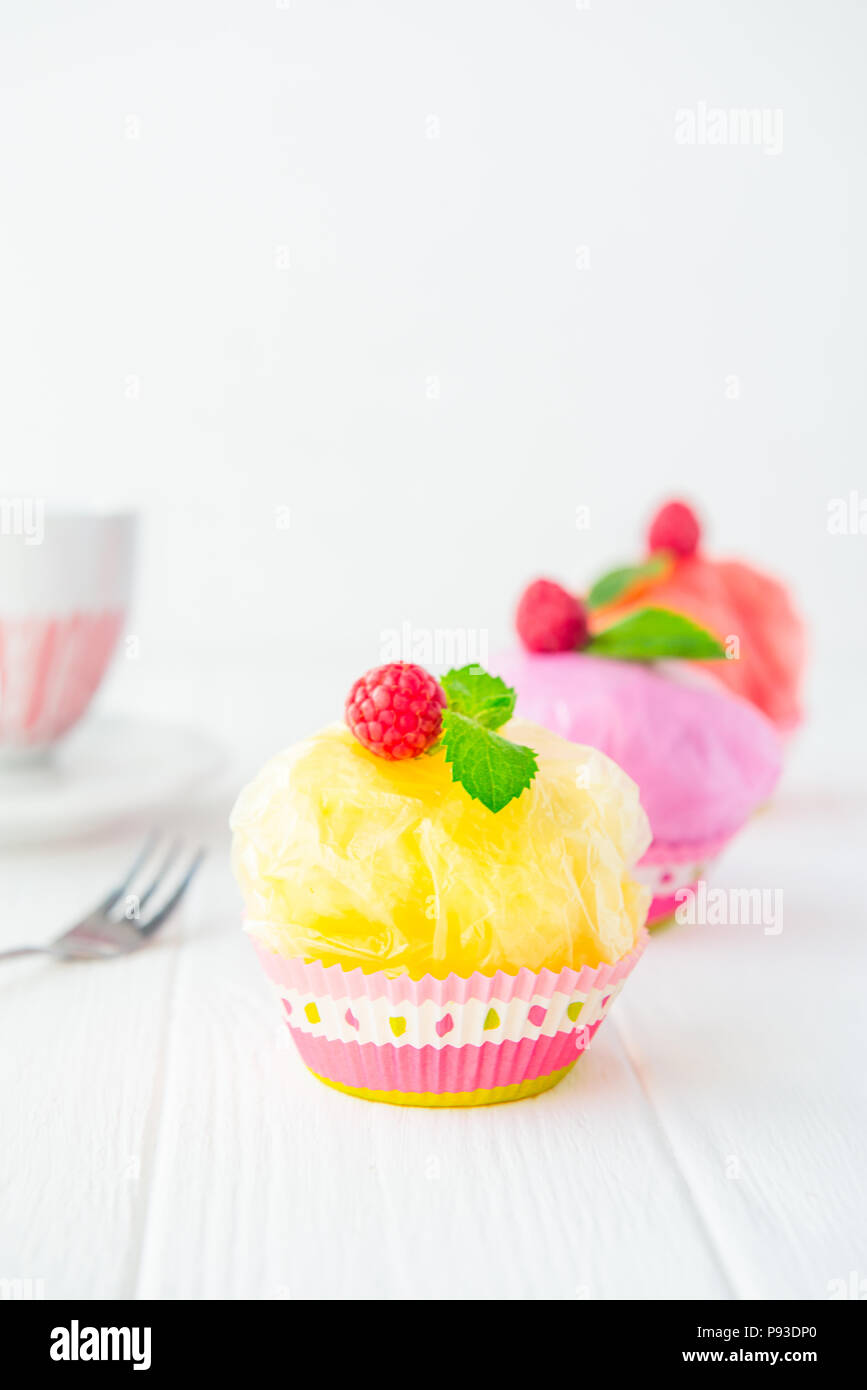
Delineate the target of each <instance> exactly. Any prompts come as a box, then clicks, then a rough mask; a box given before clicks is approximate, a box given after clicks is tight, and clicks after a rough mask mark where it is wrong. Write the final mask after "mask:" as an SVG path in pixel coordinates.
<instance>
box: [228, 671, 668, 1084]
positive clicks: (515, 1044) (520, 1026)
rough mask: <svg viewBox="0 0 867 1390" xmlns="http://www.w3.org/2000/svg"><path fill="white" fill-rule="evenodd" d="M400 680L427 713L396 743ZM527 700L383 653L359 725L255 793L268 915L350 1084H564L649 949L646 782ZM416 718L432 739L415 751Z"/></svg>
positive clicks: (300, 1013) (296, 1017) (278, 766)
mask: <svg viewBox="0 0 867 1390" xmlns="http://www.w3.org/2000/svg"><path fill="white" fill-rule="evenodd" d="M383 671H385V672H386V675H385V676H383ZM377 691H381V692H383V693H382V694H380V695H379V696H378V697H377V695H376V692H377ZM396 692H402V693H403V694H405V695H406V696H407V698H408V699H409V702H410V704H413V702H416V703H418V702H421V703H420V705H419V707H418V708H416V709H413V710H412V713H413V714H414V715H415V716H416V717H417V719H418V727H417V728H413V729H409V730H403V731H402V730H398V731H397V732H398V734H399V735H401V738H400V739H399V741H398V743H395V742H394V741H392V742H391V743H390V744H389V745H388V748H386V738H385V733H383V732H382V728H383V727H385V729H386V730H387V729H388V728H392V729H393V728H394V727H395V725H394V724H390V725H385V726H383V723H382V720H380V719H376V718H373V717H372V714H371V710H370V709H367V708H366V707H365V706H366V702H367V701H369V702H370V705H371V709H372V711H373V713H374V714H378V713H381V712H382V711H385V710H395V709H396V703H395V695H396ZM514 703H515V692H514V691H513V690H512V689H510V687H508V686H507V685H505V683H504V682H503V681H502V680H500V679H498V678H497V677H493V676H489V675H488V674H487V673H486V672H484V671H481V670H480V669H479V668H478V667H464V668H462V669H461V670H459V671H452V672H450V673H449V674H448V675H447V676H445V677H443V679H442V681H441V682H437V681H435V680H434V678H433V677H432V676H429V675H428V674H427V673H426V672H424V671H422V670H421V668H418V667H410V668H407V667H398V668H397V669H396V670H395V669H394V668H378V669H377V670H376V671H374V672H372V673H369V675H368V676H367V677H364V678H362V681H361V682H356V684H355V685H354V686H353V688H352V691H351V692H350V697H349V699H348V701H347V717H348V720H349V721H350V724H349V727H345V726H340V725H335V726H331V727H329V728H326V729H323V730H321V731H320V732H319V733H318V734H314V735H313V736H312V737H311V738H309V739H308V740H306V741H305V742H303V743H301V744H299V745H297V746H295V747H294V748H291V749H289V750H288V751H286V752H285V753H282V754H279V755H278V756H277V757H276V758H274V759H272V761H271V762H270V763H268V764H267V765H266V766H265V767H264V768H263V769H262V771H261V772H260V773H259V775H258V776H257V777H256V778H255V779H254V780H253V782H252V783H251V784H250V785H249V786H248V787H247V788H246V789H245V790H244V791H243V792H242V794H241V796H240V797H239V799H238V802H237V804H236V806H235V809H234V811H233V813H232V829H233V832H234V842H233V865H234V869H235V874H236V877H237V879H238V881H239V883H240V885H241V888H242V892H243V896H244V901H245V905H246V909H247V918H248V920H247V930H248V931H249V933H250V934H251V935H252V936H253V938H254V941H255V943H256V945H257V949H258V951H259V954H260V957H261V958H262V961H263V964H264V965H265V968H266V971H267V973H268V974H269V976H270V978H271V979H272V981H273V982H274V983H275V985H276V986H277V988H278V992H279V994H280V997H281V1002H282V1007H283V1010H284V1015H285V1017H286V1020H287V1024H288V1026H289V1027H290V1030H291V1031H292V1034H293V1037H294V1039H295V1041H296V1043H297V1045H298V1048H299V1050H300V1052H301V1055H302V1059H303V1060H304V1061H305V1062H306V1064H307V1065H308V1066H309V1067H310V1068H311V1070H313V1071H314V1072H315V1073H316V1074H317V1075H319V1076H320V1078H321V1079H323V1080H326V1081H328V1082H329V1083H330V1084H332V1085H336V1086H337V1087H338V1088H339V1089H344V1090H350V1091H352V1092H353V1093H354V1094H358V1095H363V1096H365V1097H367V1098H372V1099H380V1100H392V1101H395V1102H397V1103H401V1104H428V1105H442V1104H457V1105H467V1104H487V1103H490V1102H491V1101H496V1100H510V1099H517V1098H519V1097H521V1096H524V1095H530V1094H535V1093H536V1092H537V1091H539V1090H544V1089H546V1088H547V1087H548V1086H551V1085H553V1084H555V1082H556V1081H558V1080H559V1079H560V1078H561V1077H562V1076H563V1075H564V1074H565V1072H566V1071H567V1070H568V1069H569V1067H570V1066H571V1065H572V1064H573V1062H574V1061H575V1060H576V1058H577V1056H578V1055H580V1052H581V1051H582V1050H583V1049H584V1048H585V1047H586V1046H587V1044H588V1043H589V1041H590V1039H591V1038H592V1036H593V1034H594V1032H595V1030H596V1028H597V1027H598V1026H599V1023H600V1022H601V1020H602V1017H603V1014H604V1013H605V1012H606V1011H607V1008H608V1007H609V1005H610V1002H611V1001H612V999H613V997H614V996H615V994H616V993H617V992H618V990H619V988H620V986H621V985H622V983H623V981H624V980H625V978H626V976H627V975H628V973H629V972H630V970H631V969H632V966H633V965H634V963H635V961H636V960H637V958H638V955H639V954H640V952H641V948H642V945H643V941H644V931H643V924H644V919H645V916H646V912H647V905H648V901H649V893H648V892H647V890H646V889H645V888H643V887H641V886H640V885H639V884H638V883H637V882H636V881H635V879H634V878H633V876H632V872H631V870H632V866H633V864H634V863H635V862H636V860H637V859H638V858H639V857H640V856H641V854H642V853H643V852H644V850H645V849H646V847H647V844H648V842H649V838H650V832H649V828H648V824H647V818H646V816H645V814H644V812H643V810H642V808H641V805H640V803H639V799H638V790H637V788H636V787H635V785H634V783H633V782H631V781H630V779H629V778H628V777H627V776H626V775H625V774H624V773H623V772H622V771H621V770H620V768H618V767H617V766H616V765H615V764H614V763H613V762H612V761H611V760H610V759H609V758H607V757H605V755H604V754H602V753H599V752H597V751H595V750H592V749H588V748H583V747H578V746H576V745H573V744H570V743H568V742H566V741H565V740H564V739H562V738H559V737H557V736H556V735H553V734H551V733H549V732H547V731H545V730H543V729H541V728H539V727H538V726H535V725H532V724H527V723H524V722H522V721H519V720H515V719H514V718H513V710H514ZM350 712H351V717H350ZM356 714H359V715H360V717H356ZM437 720H439V723H440V725H441V732H440V733H439V736H437V735H436V734H434V741H433V742H431V741H430V735H431V733H432V732H433V728H434V725H435V724H436V722H437ZM372 724H379V725H380V726H381V727H380V730H379V731H375V732H374V736H373V737H372V738H371V725H372ZM406 733H410V734H412V735H413V736H414V738H415V741H416V743H417V744H418V752H417V753H416V754H415V755H413V756H405V755H403V754H401V755H399V756H395V748H396V747H398V746H403V744H404V742H405V738H403V735H405V734H406ZM422 745H424V746H422Z"/></svg>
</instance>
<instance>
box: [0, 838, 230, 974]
mask: <svg viewBox="0 0 867 1390" xmlns="http://www.w3.org/2000/svg"><path fill="white" fill-rule="evenodd" d="M159 848H160V841H159V836H158V835H156V834H152V835H150V836H148V838H147V840H146V841H145V843H144V844H143V845H142V848H141V849H140V850H139V852H138V854H137V855H136V857H135V859H134V860H133V862H132V864H131V865H130V867H129V869H128V870H127V872H126V874H125V875H124V877H123V878H122V880H121V881H120V883H118V884H117V885H116V886H115V887H114V888H112V890H111V892H110V893H109V894H108V895H107V897H105V898H103V899H102V902H100V903H97V905H96V907H94V908H93V909H92V910H91V911H90V912H88V913H87V914H86V915H85V916H84V917H82V919H81V921H80V922H76V923H75V925H74V926H72V927H69V928H68V929H67V930H66V931H65V932H61V934H60V936H58V937H57V938H56V939H55V940H54V941H50V942H49V943H48V944H47V945H46V946H17V947H14V948H13V949H12V950H11V951H0V960H12V959H13V957H15V956H31V955H49V956H55V957H56V958H57V959H58V960H105V959H107V958H108V957H109V956H125V955H128V954H129V953H130V951H138V950H140V948H141V947H142V946H144V945H145V944H146V943H147V942H148V941H149V940H150V938H151V937H152V936H153V934H154V932H156V931H158V930H159V928H160V927H161V926H162V925H163V923H164V922H166V921H167V920H168V918H169V917H170V916H171V914H172V913H173V912H174V910H175V908H176V907H177V906H178V903H179V902H180V901H181V898H182V897H183V896H184V894H185V893H186V891H187V889H188V888H189V886H190V884H191V883H192V881H193V878H194V876H195V874H196V871H197V870H198V867H199V865H200V864H201V862H202V860H203V859H204V857H205V851H204V850H203V849H197V850H195V851H194V852H193V854H192V857H190V855H189V854H186V855H182V853H181V850H182V847H181V845H180V844H179V843H175V844H172V845H169V847H168V848H167V849H165V850H164V852H163V853H162V854H158V853H157V851H158V850H159ZM155 856H156V858H157V861H158V867H157V869H156V872H155V873H154V874H153V877H152V878H150V880H149V881H148V879H147V877H146V876H145V877H144V878H143V877H142V875H143V871H144V870H146V869H147V868H148V865H149V864H151V863H152V862H153V860H154V858H155ZM173 869H174V870H175V872H174V873H173V872H172V870H173ZM178 869H180V873H179V872H178ZM137 882H142V884H143V886H142V889H141V891H140V892H138V893H136V892H134V891H133V888H134V885H135V884H136V883H137ZM161 889H162V890H163V893H165V892H166V889H168V895H167V896H164V897H163V898H162V900H160V890H161ZM155 897H156V900H157V901H156V904H155V906H154V909H153V910H152V912H151V913H150V915H149V916H147V917H143V916H142V909H143V908H144V907H145V906H146V905H147V904H148V903H149V902H151V900H152V899H154V898H155Z"/></svg>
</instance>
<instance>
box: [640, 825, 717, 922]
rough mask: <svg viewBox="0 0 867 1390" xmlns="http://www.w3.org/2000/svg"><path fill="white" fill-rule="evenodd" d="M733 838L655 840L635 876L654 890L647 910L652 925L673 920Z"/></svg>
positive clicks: (648, 919) (648, 920)
mask: <svg viewBox="0 0 867 1390" xmlns="http://www.w3.org/2000/svg"><path fill="white" fill-rule="evenodd" d="M730 839H731V836H730V835H725V836H721V837H718V838H717V839H715V840H709V841H707V842H704V843H701V844H695V843H693V844H689V843H687V844H682V845H664V844H659V843H658V842H657V841H654V842H653V844H652V845H651V846H650V849H649V850H648V851H647V853H646V854H645V856H644V858H643V859H641V860H640V861H639V863H638V865H637V866H636V868H635V869H634V870H633V873H634V876H635V878H637V879H638V881H639V883H643V884H644V885H645V887H646V888H649V889H650V890H651V892H652V893H653V898H652V900H651V904H650V910H649V912H648V914H647V925H648V927H658V926H661V925H662V923H663V922H667V921H669V920H670V919H671V918H672V917H673V916H674V914H675V912H676V911H677V909H678V907H679V906H680V904H681V903H682V902H683V901H684V898H685V897H686V896H687V894H688V893H689V892H693V893H694V892H695V891H696V885H697V883H698V880H699V879H700V878H703V877H704V875H705V872H706V871H707V869H708V867H709V865H710V864H711V863H712V861H713V860H714V859H715V858H716V857H717V855H718V854H720V853H721V852H722V851H723V849H724V848H725V846H726V845H727V844H728V842H729V840H730Z"/></svg>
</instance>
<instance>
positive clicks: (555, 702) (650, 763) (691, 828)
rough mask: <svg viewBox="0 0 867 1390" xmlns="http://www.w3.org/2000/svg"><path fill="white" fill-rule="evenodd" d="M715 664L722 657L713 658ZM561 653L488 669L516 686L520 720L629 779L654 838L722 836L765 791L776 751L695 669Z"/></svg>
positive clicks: (521, 655)
mask: <svg viewBox="0 0 867 1390" xmlns="http://www.w3.org/2000/svg"><path fill="white" fill-rule="evenodd" d="M721 664H725V663H721ZM679 669H680V670H681V673H682V674H681V678H680V679H677V678H672V677H671V676H669V675H668V674H666V673H664V672H663V671H661V670H659V669H657V668H654V667H652V666H644V665H641V664H639V663H637V662H628V661H616V660H611V659H607V658H603V657H594V656H589V655H582V654H581V653H577V652H563V653H559V654H557V655H550V656H542V655H534V654H532V653H529V652H522V651H519V650H513V651H511V652H507V653H504V654H503V655H502V656H500V657H498V658H497V659H496V660H494V661H493V662H492V670H493V671H494V672H495V673H496V674H497V675H500V676H502V677H503V678H504V679H505V680H506V681H508V682H509V684H510V685H513V686H515V688H516V690H517V692H518V704H517V709H518V712H519V713H520V714H522V715H523V716H524V717H525V718H528V719H534V720H536V721H538V723H540V724H545V725H546V726H547V727H548V728H550V729H553V730H555V731H556V732H557V733H559V734H562V735H563V737H564V738H568V739H571V740H573V741H575V742H579V743H586V744H589V745H591V746H592V747H595V748H600V749H601V750H602V752H603V753H607V754H608V756H609V757H610V758H613V759H614V761H615V762H616V763H618V764H619V765H620V766H621V767H622V768H623V769H624V770H625V771H626V772H628V773H629V776H630V777H632V778H633V779H634V780H635V782H637V783H638V789H639V794H640V796H641V801H642V805H643V806H644V808H645V810H646V811H647V814H648V815H649V817H650V824H651V829H652V830H653V835H654V840H659V841H664V842H666V843H672V844H678V845H679V844H685V843H688V842H695V843H696V844H699V843H702V842H705V841H710V840H714V839H716V838H717V837H719V838H720V839H721V840H722V839H725V838H726V837H728V836H729V835H732V834H733V833H734V832H735V831H736V830H738V829H740V827H741V826H742V825H743V824H744V822H745V821H746V820H747V818H748V817H749V816H750V815H751V814H752V812H753V811H754V810H755V809H756V808H757V807H758V806H759V805H761V803H762V802H764V801H766V800H767V798H768V797H769V796H770V795H771V793H772V791H773V789H774V787H775V785H776V783H777V779H778V777H779V775H780V769H781V763H782V749H781V744H780V739H779V735H778V734H777V731H776V730H775V729H774V727H773V725H772V724H771V723H770V721H769V720H767V719H766V718H765V717H764V715H762V714H761V713H760V712H759V711H758V710H757V709H755V708H754V707H753V706H752V705H750V704H748V703H747V701H745V700H740V699H737V698H735V697H733V696H731V695H729V694H728V693H726V692H725V691H721V690H716V689H714V688H713V686H712V685H711V684H710V682H707V681H706V680H705V678H704V677H703V674H701V673H700V674H699V675H698V677H694V678H691V677H690V672H689V664H688V663H684V664H683V667H682V668H679Z"/></svg>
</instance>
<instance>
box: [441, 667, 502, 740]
mask: <svg viewBox="0 0 867 1390" xmlns="http://www.w3.org/2000/svg"><path fill="white" fill-rule="evenodd" d="M440 685H441V686H442V688H443V690H444V691H445V692H446V698H447V700H448V702H449V709H451V710H455V711H456V712H457V713H458V714H465V715H467V717H468V718H470V719H475V721H476V723H478V724H483V725H484V727H485V728H486V729H499V728H500V726H501V725H502V724H505V723H506V721H507V720H509V719H511V717H512V715H513V714H514V712H515V692H514V690H513V689H512V688H511V686H508V685H506V682H505V681H503V680H501V679H500V677H499V676H489V675H488V673H487V671H483V670H482V668H481V666H461V667H459V668H458V669H457V670H453V671H449V672H447V673H446V675H444V676H443V678H442V680H441V681H440Z"/></svg>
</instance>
